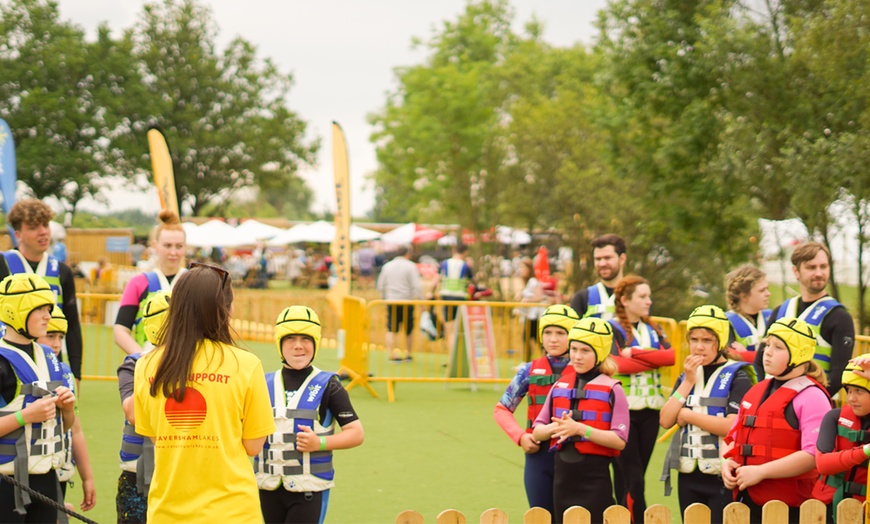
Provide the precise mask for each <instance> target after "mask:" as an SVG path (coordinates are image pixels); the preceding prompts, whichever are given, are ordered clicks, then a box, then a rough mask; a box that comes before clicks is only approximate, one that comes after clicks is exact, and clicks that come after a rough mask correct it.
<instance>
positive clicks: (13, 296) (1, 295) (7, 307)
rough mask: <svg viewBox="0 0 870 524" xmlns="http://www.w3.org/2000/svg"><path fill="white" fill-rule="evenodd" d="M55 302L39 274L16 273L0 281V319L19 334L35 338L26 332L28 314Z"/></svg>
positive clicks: (52, 294) (46, 283) (49, 289)
mask: <svg viewBox="0 0 870 524" xmlns="http://www.w3.org/2000/svg"><path fill="white" fill-rule="evenodd" d="M56 304H57V299H56V298H55V297H54V293H53V292H52V291H51V288H50V287H49V285H48V282H46V281H45V279H43V278H42V277H41V276H39V275H34V274H32V273H18V274H16V275H9V276H8V277H6V278H4V279H3V281H2V282H0V321H3V323H4V324H6V325H7V326H8V327H11V328H12V329H14V330H15V332H16V333H18V334H19V335H22V336H25V337H28V338H35V337H33V336H32V335H30V334H29V333H28V332H27V319H28V318H30V314H31V313H32V312H33V310H34V309H37V308H41V307H44V306H54V305H56Z"/></svg>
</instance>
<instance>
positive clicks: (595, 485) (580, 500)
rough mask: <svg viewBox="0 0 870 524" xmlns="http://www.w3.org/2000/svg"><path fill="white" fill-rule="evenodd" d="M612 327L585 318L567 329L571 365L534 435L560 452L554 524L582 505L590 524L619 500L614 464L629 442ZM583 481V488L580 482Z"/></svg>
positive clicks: (554, 388)
mask: <svg viewBox="0 0 870 524" xmlns="http://www.w3.org/2000/svg"><path fill="white" fill-rule="evenodd" d="M612 344H613V330H612V328H611V327H610V324H609V323H608V322H606V321H604V320H602V319H600V318H592V317H587V318H584V319H582V320H580V321H579V322H577V323H576V324H575V325H574V327H573V328H571V331H570V332H568V347H569V348H570V355H571V356H570V359H571V366H570V368H569V371H568V372H567V373H565V374H564V375H562V376H561V377H560V378H559V379H558V381H557V382H556V384H555V385H554V386H553V389H551V390H550V393H549V394H548V395H547V399H546V401H545V405H544V408H543V409H542V410H541V412H540V413H539V414H538V417H537V419H535V423H534V430H533V432H532V434H533V435H534V437H535V438H536V439H538V440H539V441H546V440H550V450H551V451H556V458H555V478H554V481H553V499H554V504H553V505H554V508H555V511H554V514H553V518H554V522H562V515H563V513H564V512H565V510H566V509H568V508H570V507H572V506H583V507H584V508H586V509H587V510H589V513H590V514H591V521H592V522H602V521H603V519H604V510H605V509H607V508H608V507H609V506H612V505H613V504H615V501H614V499H613V484H612V483H611V481H610V464H611V462H612V461H613V458H614V457H616V456H618V455H619V452H620V450H622V449H624V448H625V443H626V441H627V440H628V430H629V414H628V401H627V400H626V398H625V393H624V392H623V391H622V386H621V385H620V382H619V381H618V380H616V379H614V378H613V376H612V375H613V374H614V373H616V371H617V367H616V362H614V361H613V359H612V358H611V357H610V348H611V345H612ZM579 485H582V486H583V487H582V489H578V486H579Z"/></svg>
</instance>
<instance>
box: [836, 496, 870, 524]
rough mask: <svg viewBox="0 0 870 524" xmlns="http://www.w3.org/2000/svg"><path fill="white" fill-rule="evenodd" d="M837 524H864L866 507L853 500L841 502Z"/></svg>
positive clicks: (838, 508)
mask: <svg viewBox="0 0 870 524" xmlns="http://www.w3.org/2000/svg"><path fill="white" fill-rule="evenodd" d="M837 524H864V505H863V504H861V503H860V502H858V501H857V500H855V499H853V498H848V499H843V500H842V501H840V504H839V505H838V506H837Z"/></svg>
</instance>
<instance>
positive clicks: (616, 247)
mask: <svg viewBox="0 0 870 524" xmlns="http://www.w3.org/2000/svg"><path fill="white" fill-rule="evenodd" d="M592 260H593V263H594V264H595V272H596V273H598V278H600V279H601V281H600V282H598V283H597V284H595V285H592V286H589V287H587V288H584V289H581V290H580V291H578V292H576V293H574V296H573V297H572V298H571V308H573V309H574V311H576V312H577V314H578V315H580V317H581V318H586V317H599V318H602V319H604V320H610V319H612V318H614V314H615V312H616V306H615V305H614V303H613V290H614V289H615V288H616V284H618V283H619V281H620V280H622V267H623V266H624V265H625V239H624V238H622V237H621V236H619V235H613V234H608V235H601V236H600V237H597V238H596V239H595V240H593V241H592Z"/></svg>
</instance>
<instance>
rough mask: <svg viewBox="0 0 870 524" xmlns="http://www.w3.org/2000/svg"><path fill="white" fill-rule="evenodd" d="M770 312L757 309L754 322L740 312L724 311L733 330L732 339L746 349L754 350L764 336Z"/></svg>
mask: <svg viewBox="0 0 870 524" xmlns="http://www.w3.org/2000/svg"><path fill="white" fill-rule="evenodd" d="M770 313H771V310H769V309H763V310H761V311H759V312H758V314H756V316H755V323H752V322H750V321H749V320H748V319H747V318H746V317H744V316H743V315H741V314H740V313H736V312H734V311H728V312H726V313H725V315H726V316H728V321H729V322H730V323H731V329H732V331H734V341H735V342H739V343H740V344H742V345H743V347H745V348H746V351H752V352H755V351H756V350H757V349H758V345H759V344H760V343H761V340H762V339H763V338H764V334H765V333H767V324H768V321H769V320H770Z"/></svg>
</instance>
